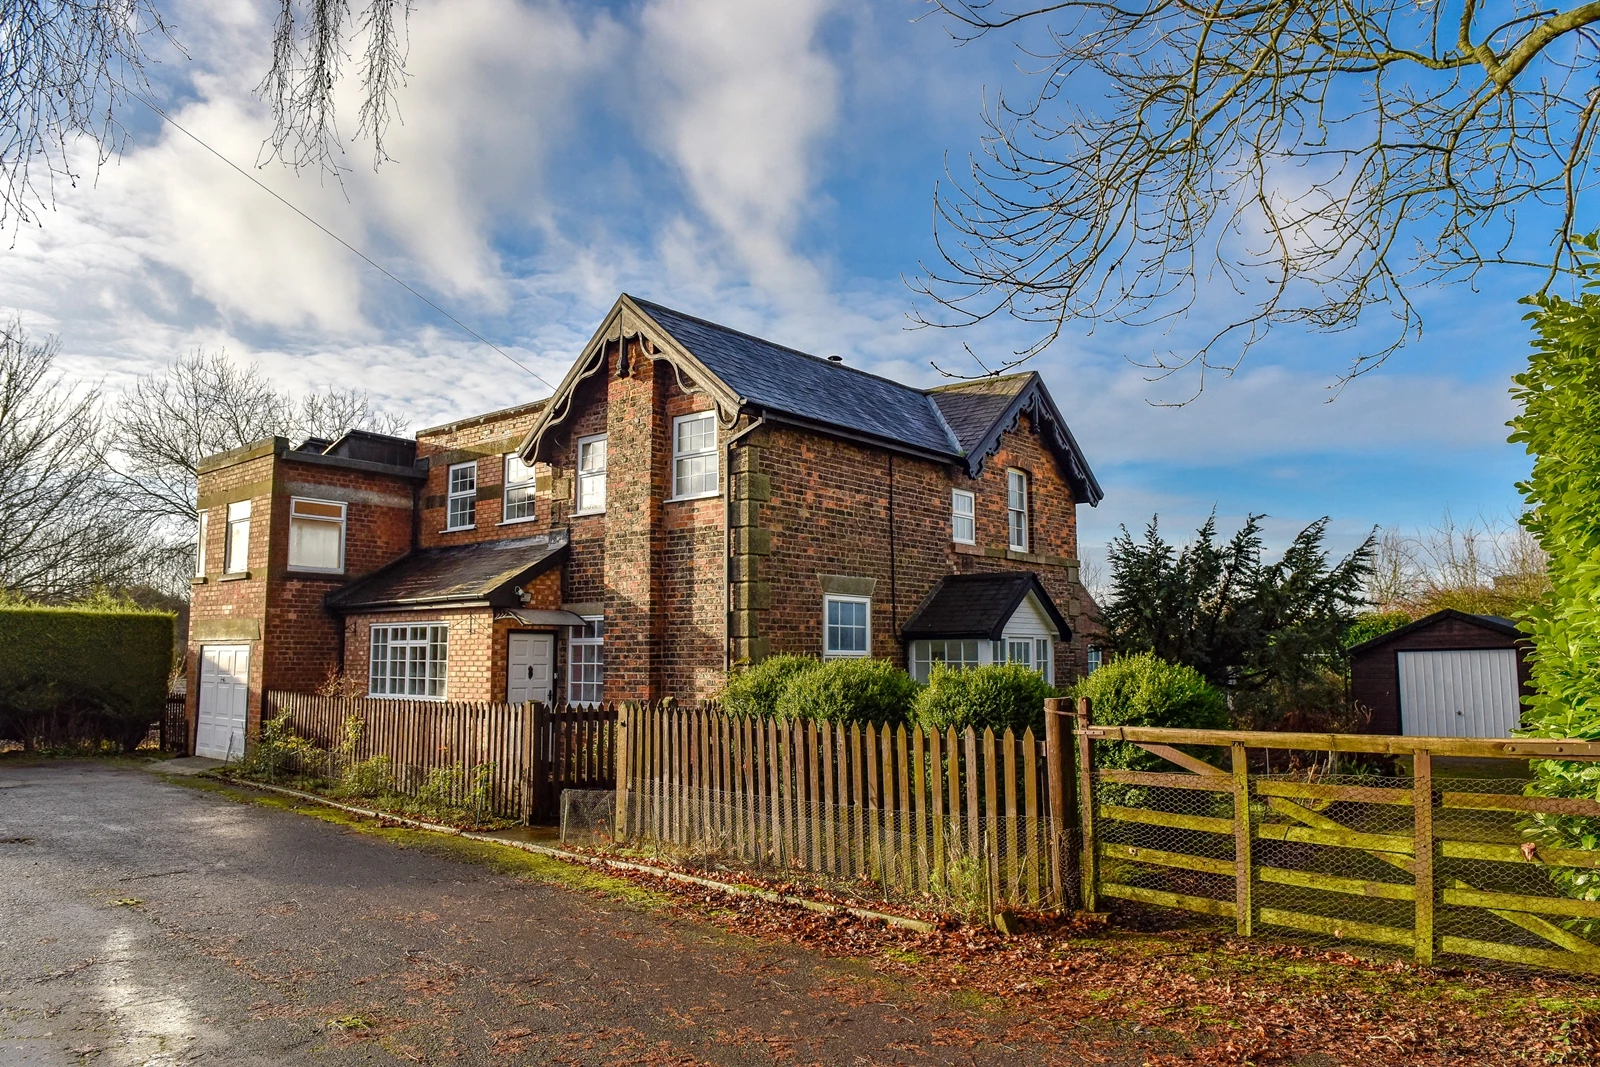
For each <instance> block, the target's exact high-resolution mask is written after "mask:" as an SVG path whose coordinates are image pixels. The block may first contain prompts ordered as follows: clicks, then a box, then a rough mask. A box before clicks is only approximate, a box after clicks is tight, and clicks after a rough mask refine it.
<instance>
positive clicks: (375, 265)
mask: <svg viewBox="0 0 1600 1067" xmlns="http://www.w3.org/2000/svg"><path fill="white" fill-rule="evenodd" d="M122 88H123V90H124V91H126V92H127V94H128V95H129V96H131V97H133V98H134V99H135V100H137V101H139V102H140V103H141V104H143V105H144V106H145V107H147V108H149V109H150V110H151V111H154V112H155V113H156V114H157V115H160V116H161V118H162V119H164V120H165V121H166V122H167V124H168V125H170V126H171V127H172V128H173V129H175V130H177V131H178V132H179V133H181V134H183V135H184V136H185V137H187V138H189V140H191V141H193V142H194V143H195V144H197V145H199V146H200V147H201V148H204V149H205V150H206V151H207V152H210V153H211V154H212V155H214V156H216V157H217V158H218V159H220V160H222V162H224V163H226V164H227V165H228V166H230V167H232V168H233V169H234V170H235V171H237V172H238V173H239V174H241V175H243V176H244V178H245V179H246V180H248V181H249V182H251V183H252V184H253V185H255V187H256V188H258V189H260V190H261V191H262V192H264V193H266V194H267V195H268V196H270V197H272V198H273V199H274V200H276V201H277V202H278V203H280V204H282V205H283V206H284V207H286V208H288V209H289V210H290V211H292V212H294V213H295V214H296V215H299V216H300V217H301V218H302V219H305V220H306V221H307V222H309V223H311V225H313V226H315V227H316V228H317V229H319V230H321V231H322V232H323V233H325V234H327V235H328V236H329V237H331V238H333V239H334V240H335V241H338V242H339V243H340V244H341V245H343V246H344V247H345V248H346V249H347V250H349V251H350V252H352V253H354V254H355V255H357V256H359V257H360V258H361V259H362V261H364V262H365V263H366V264H367V265H368V266H369V267H371V268H372V269H373V270H376V271H377V272H378V273H380V274H382V275H383V276H384V277H385V278H388V279H389V280H390V281H391V282H394V283H395V284H396V285H398V286H399V287H400V288H402V289H404V290H405V291H406V292H408V293H410V294H411V295H412V296H414V297H416V298H417V299H418V300H420V301H422V302H423V303H424V304H427V305H428V306H429V307H431V308H432V309H433V310H435V311H437V312H438V313H439V314H441V315H443V316H444V317H445V318H447V319H449V320H450V321H451V322H453V323H455V324H456V325H457V326H459V327H460V328H461V330H462V331H463V332H465V333H466V334H468V335H470V336H472V337H475V338H477V339H478V340H479V341H482V342H483V343H484V344H486V345H488V346H489V347H490V348H492V349H494V350H495V351H496V352H498V353H500V355H502V356H504V357H505V358H506V359H508V360H510V361H511V363H513V364H515V365H516V366H518V367H520V368H522V369H523V370H525V371H527V372H528V373H529V374H531V375H533V376H534V377H535V378H537V379H538V380H539V381H540V382H542V383H543V384H544V386H545V388H547V389H549V390H551V391H552V392H554V391H555V386H553V385H551V384H550V383H549V382H548V381H546V379H545V377H544V376H543V375H542V374H540V373H539V372H538V371H536V370H534V369H533V368H532V367H530V366H528V365H527V364H526V363H523V362H522V361H521V360H519V359H517V358H516V357H514V356H513V355H511V353H509V352H507V351H506V350H505V349H503V348H501V347H500V346H499V345H497V344H495V343H494V342H493V341H491V340H489V339H488V338H487V337H485V336H483V334H481V333H479V332H478V331H477V330H474V329H473V328H472V327H471V326H468V325H467V324H466V323H464V322H462V321H461V320H460V319H458V318H456V317H455V316H454V315H452V314H450V312H448V311H446V310H445V309H444V308H442V307H440V306H439V305H438V304H435V303H434V302H433V301H432V300H430V299H428V298H427V297H426V296H424V295H423V294H421V293H419V292H417V290H415V289H413V288H412V287H411V286H410V285H409V284H407V283H406V282H405V281H404V280H402V279H401V278H398V277H396V276H395V274H394V273H393V272H391V271H390V270H389V269H388V268H387V267H385V266H384V265H383V264H382V263H379V262H378V261H377V260H375V259H373V258H372V257H371V256H369V255H367V254H366V253H365V252H363V251H361V249H359V248H357V247H356V246H355V245H353V244H351V243H350V242H349V241H346V240H345V239H344V238H343V237H340V236H339V235H338V234H336V233H334V232H333V231H332V230H330V229H328V228H327V227H326V226H324V225H323V224H322V223H320V222H318V221H317V220H316V219H314V218H312V217H311V216H310V215H307V214H306V213H305V212H304V211H301V210H300V209H299V208H298V207H295V205H294V204H292V203H290V202H289V201H288V200H286V199H285V198H284V197H283V196H281V195H280V194H278V193H277V192H276V191H274V190H273V189H272V188H270V187H269V186H267V185H266V184H265V183H264V182H262V181H261V179H259V178H257V177H256V176H255V175H254V174H251V173H250V172H249V171H247V170H245V169H244V168H243V167H241V166H239V164H237V163H235V162H234V161H233V160H231V159H229V158H228V157H227V156H225V155H223V154H222V153H221V152H219V151H217V150H216V149H215V148H212V147H211V146H210V145H209V144H207V143H206V142H205V141H203V140H201V139H200V137H199V136H197V135H196V134H194V133H191V132H190V131H189V130H188V129H187V128H186V127H185V126H183V124H181V123H180V122H178V120H177V119H175V118H173V117H172V116H171V115H169V114H167V113H166V112H165V111H163V110H162V109H161V108H160V107H158V106H156V104H155V103H154V102H153V101H151V100H149V99H147V98H146V97H145V96H144V94H142V93H140V92H138V91H137V90H134V89H130V88H128V87H127V86H126V85H124V86H123V87H122Z"/></svg>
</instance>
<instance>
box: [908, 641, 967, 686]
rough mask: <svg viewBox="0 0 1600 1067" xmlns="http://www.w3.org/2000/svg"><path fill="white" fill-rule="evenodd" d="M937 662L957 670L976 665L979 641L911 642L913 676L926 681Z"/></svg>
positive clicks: (920, 680)
mask: <svg viewBox="0 0 1600 1067" xmlns="http://www.w3.org/2000/svg"><path fill="white" fill-rule="evenodd" d="M936 663H942V664H944V665H945V666H946V667H948V668H950V669H951V670H957V671H959V670H967V669H969V668H972V667H976V666H978V642H977V641H976V640H975V639H967V640H957V641H940V640H932V641H913V642H911V677H913V678H915V679H916V680H917V681H919V682H923V683H926V682H927V681H928V679H929V678H930V677H931V676H932V674H933V665H934V664H936Z"/></svg>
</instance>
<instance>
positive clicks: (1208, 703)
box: [1074, 652, 1231, 770]
mask: <svg viewBox="0 0 1600 1067" xmlns="http://www.w3.org/2000/svg"><path fill="white" fill-rule="evenodd" d="M1074 695H1076V696H1080V697H1088V698H1089V717H1090V721H1092V722H1093V723H1094V724H1095V725H1097V726H1171V727H1178V728H1180V729H1190V730H1224V729H1227V728H1228V726H1229V725H1231V723H1230V721H1229V718H1228V702H1227V699H1226V698H1225V697H1224V696H1223V695H1222V693H1221V692H1220V691H1218V690H1217V689H1216V688H1214V687H1213V686H1211V685H1210V684H1209V683H1207V682H1206V680H1205V678H1204V677H1202V676H1201V674H1200V672H1199V671H1197V670H1195V669H1194V668H1193V667H1187V666H1183V665H1181V664H1177V663H1168V662H1167V661H1166V660H1164V659H1161V658H1160V657H1158V656H1157V655H1156V654H1155V653H1153V652H1140V653H1136V654H1134V655H1130V656H1118V657H1116V658H1115V659H1112V660H1110V661H1108V662H1107V663H1106V664H1105V666H1103V667H1101V668H1100V669H1099V670H1097V671H1095V672H1094V673H1093V674H1091V675H1089V676H1088V677H1087V678H1085V679H1083V680H1082V681H1081V682H1079V683H1078V685H1077V688H1076V691H1075V694H1074ZM1095 762H1096V764H1097V765H1098V766H1102V767H1129V768H1133V769H1136V770H1138V769H1146V768H1159V767H1161V766H1162V764H1163V763H1164V762H1165V761H1164V760H1162V759H1161V757H1159V756H1154V755H1151V754H1150V753H1148V752H1146V751H1145V750H1144V749H1142V748H1140V747H1139V746H1138V745H1134V744H1131V743H1129V742H1126V741H1116V742H1112V743H1110V744H1102V745H1100V746H1098V748H1097V750H1096V753H1095Z"/></svg>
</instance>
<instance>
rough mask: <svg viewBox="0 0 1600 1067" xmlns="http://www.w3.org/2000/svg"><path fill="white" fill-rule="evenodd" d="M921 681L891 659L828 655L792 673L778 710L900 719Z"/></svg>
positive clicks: (834, 717)
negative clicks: (829, 657)
mask: <svg viewBox="0 0 1600 1067" xmlns="http://www.w3.org/2000/svg"><path fill="white" fill-rule="evenodd" d="M920 688H921V687H920V686H919V685H918V684H917V683H916V681H915V680H913V679H912V677H911V675H909V674H907V673H906V672H905V671H903V670H901V669H900V668H899V667H896V666H895V665H894V664H892V663H890V662H888V661H887V660H881V659H833V660H825V661H823V662H822V663H819V664H817V665H816V666H815V667H814V668H812V669H810V670H802V671H799V672H798V673H796V674H793V675H791V676H790V678H789V680H788V682H787V683H786V684H785V685H784V687H783V692H782V694H781V695H780V696H779V697H778V715H779V716H781V717H782V718H785V719H814V720H816V721H817V722H837V723H863V724H864V723H869V722H870V723H877V724H879V725H883V724H884V723H902V722H905V721H906V720H907V719H908V718H910V716H911V706H912V703H913V702H914V701H915V700H916V697H917V690H918V689H920Z"/></svg>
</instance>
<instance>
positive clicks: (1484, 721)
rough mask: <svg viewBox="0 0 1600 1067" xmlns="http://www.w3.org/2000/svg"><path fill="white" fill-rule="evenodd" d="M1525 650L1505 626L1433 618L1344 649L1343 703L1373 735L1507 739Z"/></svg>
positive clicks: (1520, 637) (1477, 618)
mask: <svg viewBox="0 0 1600 1067" xmlns="http://www.w3.org/2000/svg"><path fill="white" fill-rule="evenodd" d="M1527 650H1528V642H1527V638H1526V636H1525V635H1524V634H1523V633H1522V632H1521V631H1519V630H1518V629H1517V628H1516V624H1514V623H1513V622H1511V620H1509V619H1503V618H1500V617H1499V616H1497V615H1469V614H1467V613H1466V612H1462V611H1454V610H1450V609H1446V610H1444V611H1438V612H1434V613H1433V614H1432V615H1428V616H1426V617H1424V618H1421V619H1418V620H1417V621H1416V622H1413V623H1409V624H1408V625H1405V626H1402V627H1400V628H1399V629H1397V630H1391V631H1390V632H1388V633H1386V634H1383V635H1382V636H1380V637H1375V638H1373V639H1372V640H1371V641H1368V642H1366V643H1365V644H1361V645H1357V646H1355V647H1354V648H1352V649H1350V696H1351V699H1352V700H1354V701H1355V703H1356V704H1357V705H1358V706H1359V707H1361V708H1364V709H1365V710H1366V711H1368V712H1369V713H1370V714H1371V717H1372V718H1371V722H1370V724H1369V725H1368V727H1367V729H1369V730H1370V731H1371V732H1373V733H1380V734H1404V735H1406V736H1410V737H1508V736H1510V734H1511V731H1512V730H1514V729H1516V728H1517V726H1518V725H1519V724H1520V722H1521V720H1522V697H1523V695H1524V694H1525V693H1526V692H1527V691H1528V665H1527Z"/></svg>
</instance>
